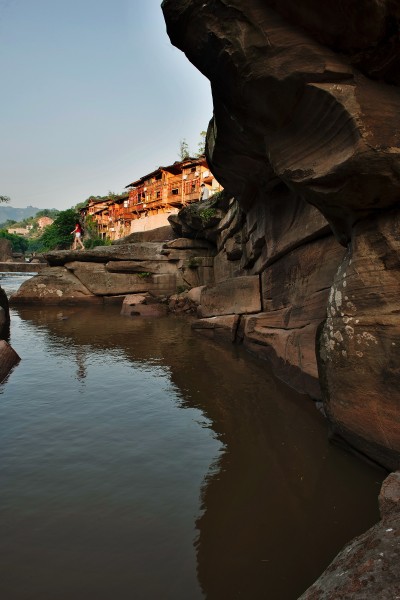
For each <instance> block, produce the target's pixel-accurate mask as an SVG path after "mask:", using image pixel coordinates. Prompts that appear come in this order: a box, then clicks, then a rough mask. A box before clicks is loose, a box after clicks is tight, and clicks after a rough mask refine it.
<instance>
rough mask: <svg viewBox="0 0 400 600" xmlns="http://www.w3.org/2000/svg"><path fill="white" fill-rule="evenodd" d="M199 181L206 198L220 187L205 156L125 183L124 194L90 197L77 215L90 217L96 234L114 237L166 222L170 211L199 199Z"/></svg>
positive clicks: (112, 238)
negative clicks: (205, 191) (125, 190)
mask: <svg viewBox="0 0 400 600" xmlns="http://www.w3.org/2000/svg"><path fill="white" fill-rule="evenodd" d="M203 183H204V185H205V186H206V188H207V189H208V190H209V197H211V196H212V195H213V194H215V192H218V191H221V190H222V187H221V186H220V184H219V183H218V181H217V180H216V179H215V178H214V176H213V174H212V173H211V171H210V169H209V167H208V164H207V160H206V158H205V156H199V157H197V158H190V157H188V158H187V159H185V160H182V161H176V162H174V163H173V164H172V165H169V166H167V167H158V169H156V170H155V171H152V172H151V173H148V174H147V175H144V176H143V177H140V179H137V180H136V181H133V182H132V183H130V184H128V185H127V186H126V189H127V190H128V191H127V192H126V193H125V194H121V195H120V196H110V197H109V198H101V199H98V198H90V199H89V201H88V204H87V206H86V207H85V208H84V209H82V211H81V214H82V216H83V217H84V218H85V217H86V216H87V215H90V216H91V217H92V218H93V220H94V221H95V223H96V227H97V232H98V235H99V236H100V237H102V238H106V237H107V238H109V239H111V240H118V239H120V238H122V237H125V236H127V235H129V234H130V233H135V232H138V231H148V230H151V229H156V228H158V227H163V226H165V225H168V224H169V223H168V217H169V216H170V215H171V214H174V213H177V212H178V211H179V210H180V209H181V208H183V207H184V206H186V205H187V204H190V203H192V202H198V201H199V198H200V194H201V190H200V188H201V184H203Z"/></svg>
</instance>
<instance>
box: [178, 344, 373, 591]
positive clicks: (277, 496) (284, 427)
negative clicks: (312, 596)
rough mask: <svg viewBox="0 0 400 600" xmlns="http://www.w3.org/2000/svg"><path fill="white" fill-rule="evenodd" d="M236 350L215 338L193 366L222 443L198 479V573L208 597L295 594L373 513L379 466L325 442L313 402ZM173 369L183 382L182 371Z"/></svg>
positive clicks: (203, 402) (205, 409)
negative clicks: (201, 480)
mask: <svg viewBox="0 0 400 600" xmlns="http://www.w3.org/2000/svg"><path fill="white" fill-rule="evenodd" d="M230 357H231V351H230V349H227V348H220V349H218V350H217V349H216V348H215V347H214V346H213V345H210V347H209V348H208V352H207V355H205V356H204V358H203V360H201V361H200V363H199V364H197V365H196V366H194V367H193V370H192V375H191V377H192V378H193V380H194V381H195V385H193V386H192V387H194V388H195V389H197V390H198V394H197V395H196V396H195V398H194V401H196V399H198V400H197V401H196V406H198V407H199V408H201V410H202V411H203V412H204V413H205V414H206V416H207V417H208V418H209V419H211V421H212V427H213V429H214V431H216V432H217V434H218V436H219V439H220V440H221V441H222V442H223V443H224V452H223V454H222V455H221V457H220V458H219V460H217V461H216V463H215V464H213V465H212V467H211V468H210V473H209V475H208V476H207V478H206V479H205V481H204V484H203V488H202V509H203V513H202V515H201V516H200V518H199V519H198V520H197V523H196V526H197V529H198V531H199V535H198V539H197V541H196V551H197V557H198V576H199V580H200V583H201V586H202V589H203V591H204V593H205V595H206V597H207V598H210V599H216V600H219V599H220V598H236V597H243V598H252V600H253V599H256V598H265V597H271V598H279V599H280V600H281V599H282V600H284V599H285V598H287V599H288V600H293V598H295V597H297V595H299V594H300V593H301V592H302V591H304V589H305V588H306V587H307V586H308V585H309V584H311V583H312V582H313V581H314V580H315V578H316V577H317V576H318V575H319V574H320V573H321V571H322V570H323V568H324V567H325V566H326V565H327V564H328V563H329V562H330V560H331V559H332V557H333V556H334V554H335V552H336V551H338V550H339V549H340V548H341V547H342V545H343V544H344V543H345V542H346V541H347V540H348V539H349V537H350V536H352V535H356V534H357V533H359V532H360V531H362V530H363V529H365V528H366V527H368V526H369V525H371V524H372V523H373V522H374V521H375V520H376V519H377V517H378V514H377V510H376V494H377V491H378V488H376V490H375V491H374V492H373V493H372V494H371V487H370V486H371V480H370V479H369V478H370V477H374V476H376V475H377V474H376V472H374V471H372V470H370V469H369V468H368V467H366V466H364V465H362V464H360V463H359V462H358V461H356V460H353V459H350V458H349V457H348V456H347V455H345V454H343V453H342V452H341V451H339V450H338V449H336V448H334V447H332V446H329V445H328V444H327V442H326V431H325V422H324V420H323V419H322V417H321V416H320V414H319V413H318V412H317V411H315V408H314V406H313V404H312V403H311V402H309V403H307V401H306V400H305V398H304V396H300V395H298V394H296V393H294V392H291V391H290V390H288V389H287V388H286V387H285V386H284V385H282V384H281V383H280V382H277V381H276V380H275V379H274V378H273V377H272V376H270V375H268V372H267V367H266V365H264V364H262V363H261V364H260V363H253V362H252V361H251V359H248V360H243V359H241V360H240V359H239V360H236V361H235V363H234V366H233V368H232V366H231V363H230ZM205 373H206V374H207V377H204V374H205ZM249 374H250V377H249ZM186 377H187V374H186ZM173 378H174V381H175V382H176V383H177V384H178V386H179V387H180V388H182V386H183V385H184V380H185V374H184V373H181V372H180V371H178V370H174V371H173ZM210 381H212V382H213V383H212V387H211V389H210V385H209V382H210ZM233 390H234V391H233ZM192 402H193V399H190V403H192ZM380 477H381V476H380V475H379V474H378V478H380ZM350 481H351V482H352V485H354V486H355V488H353V489H351V490H350V488H349V482H350ZM368 488H369V491H368ZM367 496H369V500H368V501H367V503H366V497H367ZM367 505H368V506H367ZM360 506H362V507H363V509H362V510H363V511H365V512H363V513H362V514H360ZM355 514H357V518H358V519H359V521H358V523H357V524H356V523H355V522H354V515H355ZM289 570H290V576H288V572H289Z"/></svg>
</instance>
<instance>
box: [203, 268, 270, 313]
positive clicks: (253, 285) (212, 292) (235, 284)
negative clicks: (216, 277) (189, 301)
mask: <svg viewBox="0 0 400 600" xmlns="http://www.w3.org/2000/svg"><path fill="white" fill-rule="evenodd" d="M260 311H261V298H260V279H259V277H258V276H257V275H252V276H250V277H237V278H235V279H228V280H226V281H221V282H220V283H218V284H217V285H216V286H214V287H209V286H206V287H205V288H204V289H203V291H202V293H201V303H200V306H199V316H200V317H202V318H205V317H214V316H219V315H232V314H248V313H257V312H260Z"/></svg>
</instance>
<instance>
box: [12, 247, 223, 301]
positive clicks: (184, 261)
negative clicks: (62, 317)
mask: <svg viewBox="0 0 400 600" xmlns="http://www.w3.org/2000/svg"><path fill="white" fill-rule="evenodd" d="M214 254H215V248H214V247H213V246H212V244H210V243H209V242H207V241H205V240H200V241H196V240H173V241H170V242H165V243H161V242H143V243H135V244H134V243H132V244H125V245H122V244H118V245H115V246H106V247H98V248H94V249H92V250H85V251H70V250H65V251H63V250H61V251H54V252H49V253H47V254H46V255H45V258H46V260H47V261H48V264H49V267H47V268H46V269H43V270H42V271H41V273H40V274H39V275H37V276H35V277H32V278H31V279H29V280H28V281H26V282H25V283H24V284H23V285H22V286H21V287H20V289H19V290H18V291H17V292H16V293H15V294H13V296H12V297H11V299H10V300H11V302H12V303H14V304H20V303H47V304H71V303H79V302H86V303H91V302H95V303H98V302H104V301H105V299H106V298H112V297H115V298H117V299H121V302H122V299H123V297H124V295H127V294H138V293H149V294H151V296H152V297H153V298H161V297H165V296H169V295H171V294H174V293H175V292H176V291H177V290H180V289H189V288H191V287H195V286H199V285H204V284H205V283H212V282H213V281H214V279H213V265H212V259H213V255H214ZM146 310H147V309H146ZM152 310H153V312H154V309H152ZM147 312H148V311H147Z"/></svg>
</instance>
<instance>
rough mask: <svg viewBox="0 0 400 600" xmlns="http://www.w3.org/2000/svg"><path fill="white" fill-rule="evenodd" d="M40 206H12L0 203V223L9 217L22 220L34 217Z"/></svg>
mask: <svg viewBox="0 0 400 600" xmlns="http://www.w3.org/2000/svg"><path fill="white" fill-rule="evenodd" d="M39 210H43V209H42V208H35V207H34V206H27V207H26V208H13V207H12V206H8V205H7V204H0V223H5V222H6V221H8V220H9V219H10V220H11V219H12V220H13V221H18V222H19V221H23V220H24V219H28V218H29V217H34V216H35V215H36V213H37V212H39Z"/></svg>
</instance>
